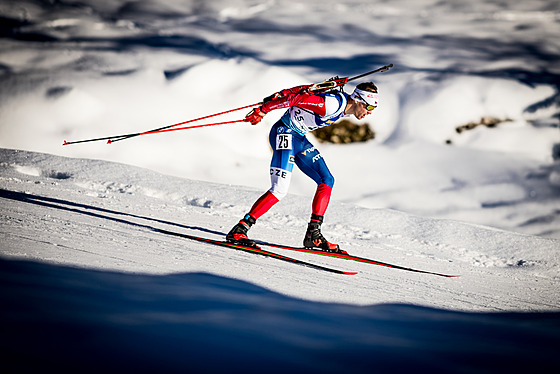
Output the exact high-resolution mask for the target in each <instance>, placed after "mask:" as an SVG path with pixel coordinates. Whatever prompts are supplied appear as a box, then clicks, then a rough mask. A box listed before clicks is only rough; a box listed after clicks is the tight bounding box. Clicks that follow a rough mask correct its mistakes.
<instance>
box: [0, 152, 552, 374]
mask: <svg viewBox="0 0 560 374" xmlns="http://www.w3.org/2000/svg"><path fill="white" fill-rule="evenodd" d="M0 157H1V160H2V162H1V164H0V167H1V169H0V214H1V216H2V219H1V221H0V222H1V223H0V240H1V243H2V245H1V247H0V248H1V257H2V260H1V262H0V264H1V268H2V271H1V272H0V274H1V277H2V282H1V284H2V287H1V297H2V299H3V303H2V304H3V308H2V311H1V314H2V318H1V320H2V321H3V322H2V323H3V331H4V332H3V335H4V337H5V339H2V349H3V351H4V352H8V353H9V354H8V357H12V359H11V360H7V361H5V362H3V363H2V365H4V366H3V367H15V366H18V367H20V368H21V367H23V368H28V369H30V370H31V369H38V368H45V367H48V368H53V369H58V370H62V371H73V370H77V369H80V370H82V369H84V368H85V370H86V371H88V370H91V371H92V372H93V371H98V370H109V371H122V370H129V369H130V368H134V369H135V370H140V371H152V370H156V369H157V370H160V371H164V372H174V371H176V370H177V371H182V370H191V371H193V372H225V371H228V372H231V371H232V370H233V371H234V372H237V371H244V372H262V370H264V368H266V370H269V371H272V372H281V371H284V370H287V369H289V370H293V371H296V372H300V371H304V370H305V371H307V372H309V371H310V372H321V373H324V372H335V371H340V370H341V369H342V368H343V369H345V370H350V371H354V372H371V366H372V365H375V366H376V367H377V368H379V369H380V370H388V369H389V368H393V369H392V370H395V371H397V372H398V371H401V370H402V371H404V370H410V369H412V368H414V369H418V370H420V369H425V370H434V369H437V371H440V372H463V371H464V372H469V371H480V372H485V371H487V372H515V371H516V370H518V369H526V370H528V369H529V368H532V369H535V368H537V369H538V368H542V369H545V368H546V369H548V368H557V367H558V364H557V362H556V361H555V360H554V358H553V357H555V356H554V355H553V354H552V352H553V350H554V349H553V347H555V346H557V345H558V332H560V323H559V317H558V309H559V307H560V298H559V297H558V282H559V269H560V267H559V265H560V264H559V261H560V260H559V259H560V256H559V254H560V245H559V244H560V241H559V240H558V239H546V238H541V237H536V236H526V235H521V234H515V233H511V232H506V231H501V230H497V229H492V228H489V227H484V226H476V225H472V224H467V223H461V222H458V221H451V220H436V219H429V218H422V217H420V216H415V215H411V214H406V213H401V212H398V211H393V210H386V209H367V208H362V207H358V206H355V205H351V204H343V203H338V202H335V203H334V204H333V206H331V207H330V208H329V220H328V222H327V223H326V224H325V227H324V231H325V233H326V235H328V236H329V237H331V238H333V240H336V241H338V242H339V243H341V245H342V246H343V247H344V248H346V249H348V250H349V251H350V252H351V253H353V254H356V255H359V256H363V257H368V258H372V259H375V260H379V261H384V262H389V263H394V264H399V265H403V266H407V267H413V268H417V269H422V270H428V271H437V272H443V273H449V274H457V275H461V276H460V277H459V278H441V277H437V276H433V275H427V274H418V273H411V272H406V271H403V270H397V269H390V268H385V267H381V266H376V265H370V264H361V263H354V262H350V261H344V260H339V259H328V258H323V257H320V256H313V255H307V254H301V253H295V252H290V251H281V250H276V252H280V253H283V254H285V255H288V256H292V257H296V258H300V259H303V260H306V261H310V262H313V263H317V264H322V265H325V266H330V267H334V268H339V269H343V270H350V271H358V272H359V274H358V275H355V276H345V275H335V274H331V273H326V272H321V271H318V270H314V269H310V268H307V267H302V266H298V265H294V264H289V263H285V262H282V261H278V260H275V259H270V258H263V257H261V256H258V255H254V254H248V253H244V252H237V251H235V250H232V249H227V248H221V247H214V246H211V245H207V244H202V243H197V242H192V241H189V240H185V239H181V238H177V237H173V236H166V235H163V234H159V233H156V232H154V231H153V230H152V229H151V228H164V229H167V230H170V231H175V232H182V233H192V234H195V235H201V236H206V237H211V238H223V236H224V235H225V232H226V231H227V230H228V229H229V228H230V227H231V226H232V225H233V224H234V223H235V222H236V220H237V219H238V218H239V216H240V215H241V214H242V213H243V212H245V211H246V210H247V208H248V207H249V206H250V205H251V203H252V201H253V200H254V199H255V198H256V197H257V196H258V195H259V193H260V191H258V190H255V189H249V188H246V187H240V186H233V185H229V186H226V185H219V184H210V183H207V182H201V181H192V180H187V179H181V178H176V177H171V176H166V175H163V174H159V173H156V172H153V171H149V170H146V169H141V168H136V167H132V166H128V165H124V164H116V163H110V162H106V161H95V160H86V159H72V158H63V157H59V156H54V155H48V154H42V153H33V152H27V151H16V150H8V149H2V150H1V151H0ZM308 204H309V198H306V197H302V196H296V195H290V196H288V197H287V198H286V200H285V201H283V202H282V204H280V205H278V206H276V207H275V208H274V210H273V211H271V214H270V215H268V217H266V218H264V217H263V218H262V220H260V221H259V224H258V225H257V226H255V227H254V229H253V230H252V234H253V236H254V237H255V238H258V239H262V240H268V241H273V242H282V243H286V244H292V245H299V242H300V240H301V238H302V235H303V230H304V228H305V222H306V220H307V217H308V215H309V212H308V207H307V205H308ZM452 310H453V311H452ZM481 312H484V313H481ZM545 312H546V313H545ZM450 342H455V343H453V344H450ZM210 352H212V353H210ZM520 355H522V357H523V360H521V361H522V362H519V361H518V360H517V358H518V357H519V356H520ZM21 357H27V358H29V359H20V358H21ZM216 357H220V360H217V361H216V359H215V358H216ZM287 357H289V359H288V360H286V358H287ZM395 360H397V361H399V363H396V362H395ZM401 361H402V362H401Z"/></svg>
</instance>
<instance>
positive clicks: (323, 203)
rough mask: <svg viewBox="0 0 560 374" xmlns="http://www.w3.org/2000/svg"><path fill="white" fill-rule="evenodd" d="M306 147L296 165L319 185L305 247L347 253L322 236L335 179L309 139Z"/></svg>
mask: <svg viewBox="0 0 560 374" xmlns="http://www.w3.org/2000/svg"><path fill="white" fill-rule="evenodd" d="M305 140H306V146H305V147H304V148H303V150H302V151H300V152H298V153H297V154H296V156H295V162H296V165H297V166H298V167H299V168H300V169H301V171H303V172H304V173H305V174H306V175H307V176H308V177H310V178H311V179H313V180H314V181H315V183H317V190H316V191H315V196H314V197H313V203H312V205H311V208H312V214H311V219H310V221H309V224H308V226H307V232H306V233H305V238H304V239H303V245H304V247H307V248H319V249H321V250H324V251H328V252H338V253H346V252H345V251H343V250H341V249H340V247H339V246H338V245H337V244H333V243H329V241H328V240H326V239H325V237H324V236H323V235H322V234H321V224H322V223H323V216H324V214H325V212H326V210H327V207H328V206H329V202H330V198H331V192H332V187H333V186H334V177H333V176H332V174H331V172H330V171H329V168H328V167H327V164H326V163H325V160H324V159H323V156H322V155H321V154H320V153H319V150H317V149H316V148H315V147H314V146H313V145H312V144H311V143H310V142H309V141H308V140H307V139H305Z"/></svg>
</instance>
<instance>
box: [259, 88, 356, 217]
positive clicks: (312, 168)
mask: <svg viewBox="0 0 560 374" xmlns="http://www.w3.org/2000/svg"><path fill="white" fill-rule="evenodd" d="M301 89H302V87H294V88H292V89H288V90H284V91H281V92H280V93H279V94H280V96H281V97H279V98H276V99H273V100H271V101H268V102H266V103H265V104H263V105H262V106H261V110H262V111H263V112H264V113H268V112H270V111H271V110H274V109H282V108H288V110H287V111H286V113H284V115H283V116H282V118H281V119H280V120H279V121H278V122H276V124H274V126H272V128H271V130H270V134H269V142H270V146H271V147H272V151H273V154H272V161H271V163H270V181H271V185H272V186H271V188H270V189H269V190H268V191H267V192H266V193H265V194H264V195H263V196H261V197H260V198H259V200H257V202H255V204H254V205H253V207H252V208H251V211H250V212H249V214H250V215H251V216H253V217H254V218H255V219H258V218H259V217H260V216H261V215H263V214H264V213H266V212H267V211H268V210H269V209H270V208H271V207H272V206H273V205H274V204H276V203H277V202H278V201H279V200H280V199H282V198H283V197H284V196H286V194H287V193H288V188H289V185H290V180H291V176H292V171H293V167H294V164H295V165H297V167H298V168H299V169H300V170H301V171H302V172H303V173H305V175H307V176H308V177H310V178H311V179H313V180H314V181H315V183H317V192H316V193H315V197H314V199H313V204H312V211H313V214H315V215H319V216H323V215H324V213H325V211H326V209H327V206H328V204H329V201H330V196H331V191H332V187H333V185H334V177H333V176H332V174H331V172H330V171H329V168H328V167H327V164H326V163H325V160H324V159H323V157H322V156H321V154H320V153H319V150H318V149H317V148H316V147H315V146H314V145H313V144H311V142H309V140H307V137H306V133H307V132H309V131H312V130H315V129H318V128H321V127H325V126H329V125H331V124H333V123H334V122H335V121H336V120H338V119H339V118H341V117H343V116H344V115H345V114H344V110H345V109H346V105H347V98H348V95H347V94H345V93H344V92H341V91H331V92H325V93H318V94H308V93H300V92H301Z"/></svg>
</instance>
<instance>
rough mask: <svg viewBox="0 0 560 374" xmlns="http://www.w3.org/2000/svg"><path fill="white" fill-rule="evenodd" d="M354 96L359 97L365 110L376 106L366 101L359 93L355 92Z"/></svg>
mask: <svg viewBox="0 0 560 374" xmlns="http://www.w3.org/2000/svg"><path fill="white" fill-rule="evenodd" d="M356 96H358V98H359V99H360V101H361V102H362V104H364V106H365V108H366V110H367V111H368V112H370V111H372V110H374V109H375V108H377V106H375V105H371V104H368V103H367V101H365V100H364V98H363V97H362V96H361V95H360V94H359V93H357V92H356Z"/></svg>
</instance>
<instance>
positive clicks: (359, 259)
mask: <svg viewBox="0 0 560 374" xmlns="http://www.w3.org/2000/svg"><path fill="white" fill-rule="evenodd" d="M257 243H258V244H260V245H264V246H266V247H273V248H279V249H287V250H290V251H297V252H304V253H312V254H315V255H321V256H327V257H336V258H342V259H345V260H352V261H357V262H365V263H368V264H373V265H379V266H385V267H388V268H393V269H399V270H406V271H412V272H415V273H424V274H432V275H437V276H440V277H446V278H456V277H459V275H449V274H442V273H435V272H431V271H425V270H418V269H413V268H409V267H405V266H400V265H394V264H389V263H386V262H381V261H376V260H371V259H369V258H364V257H358V256H353V255H350V254H341V253H332V252H324V251H320V250H313V249H307V248H302V247H291V246H288V245H282V244H274V243H267V242H262V241H257Z"/></svg>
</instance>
